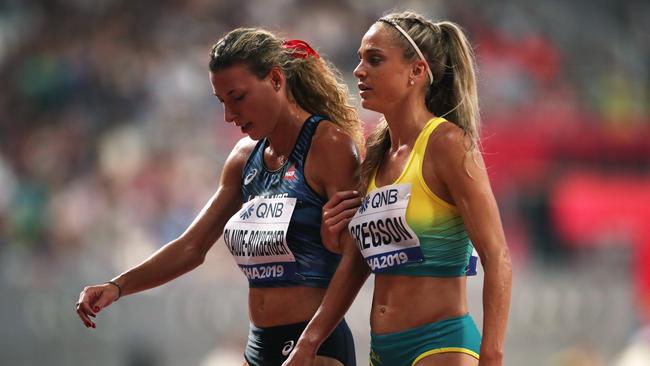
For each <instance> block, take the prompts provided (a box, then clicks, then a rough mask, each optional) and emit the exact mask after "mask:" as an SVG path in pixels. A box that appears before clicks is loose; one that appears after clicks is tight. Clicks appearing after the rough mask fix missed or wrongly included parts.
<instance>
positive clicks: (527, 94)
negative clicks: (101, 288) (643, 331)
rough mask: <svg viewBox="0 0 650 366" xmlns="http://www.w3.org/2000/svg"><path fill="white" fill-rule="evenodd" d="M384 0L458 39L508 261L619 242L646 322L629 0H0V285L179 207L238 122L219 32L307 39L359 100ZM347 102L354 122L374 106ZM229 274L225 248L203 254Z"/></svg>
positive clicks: (93, 251)
mask: <svg viewBox="0 0 650 366" xmlns="http://www.w3.org/2000/svg"><path fill="white" fill-rule="evenodd" d="M396 6H399V8H397V9H406V8H410V9H414V10H416V11H419V12H422V13H424V14H427V15H429V16H430V17H431V18H434V19H451V20H453V21H456V22H458V23H459V24H461V25H462V26H463V27H464V28H465V29H466V30H467V31H468V34H469V36H470V39H471V41H472V43H473V44H474V46H475V50H476V54H477V59H478V68H479V72H480V75H479V86H480V89H479V95H480V99H481V108H482V118H483V132H482V135H483V150H484V152H485V157H486V161H487V163H488V166H489V167H488V169H489V170H490V176H491V179H492V182H493V186H494V189H495V192H496V194H497V199H498V201H499V203H500V208H501V211H502V215H503V220H504V224H505V229H506V231H507V237H508V241H509V244H510V246H511V249H512V251H513V258H514V262H515V263H514V265H515V269H516V271H515V276H517V273H521V272H523V271H526V270H527V268H530V267H535V266H536V267H543V268H548V267H553V266H559V265H566V266H571V265H573V264H574V262H575V261H576V258H580V257H584V256H585V253H589V252H590V251H594V250H599V249H598V248H602V247H607V248H611V247H614V248H620V250H621V251H626V253H629V258H628V257H625V258H626V259H625V260H623V261H621V262H620V263H622V264H623V266H624V268H611V269H610V270H611V271H614V272H616V271H624V272H625V273H626V275H627V274H628V273H629V275H630V276H631V277H630V278H635V279H630V281H632V282H634V283H635V285H634V286H635V287H634V290H633V296H634V298H635V299H636V300H635V304H636V305H635V306H636V307H635V311H638V314H639V315H638V318H639V319H641V320H639V322H645V323H646V324H650V310H649V309H650V272H649V270H648V269H646V267H650V249H648V247H650V229H648V228H647V227H648V226H650V225H647V217H649V216H648V215H650V209H649V208H648V206H650V205H649V204H648V203H650V103H649V100H650V22H649V16H650V2H647V1H641V0H639V1H636V0H618V1H614V0H609V1H607V0H592V1H587V0H576V1H561V0H545V1H533V0H526V1H516V0H491V1H481V0H466V1H453V2H445V1H424V0H422V1H412V0H411V1H402V2H399V3H397V4H395V3H394V2H392V1H388V0H379V1H354V0H329V1H299V0H279V1H265V0H250V1H243V0H242V1H213V0H157V1H152V0H140V1H126V0H95V1H84V0H41V1H21V0H4V1H0V85H1V86H2V90H1V91H0V257H3V256H4V257H10V258H12V261H20V265H19V266H18V268H20V270H21V271H22V272H21V275H20V276H16V275H13V274H11V273H8V272H7V270H3V271H2V272H1V273H2V275H1V276H0V278H1V279H0V282H3V283H5V285H6V286H14V287H23V288H28V289H30V288H39V287H44V286H50V285H56V283H57V281H60V282H59V283H58V285H59V286H63V285H62V283H63V281H64V280H62V279H60V276H59V275H58V273H60V270H61V268H62V267H67V266H70V265H71V263H78V262H81V261H83V262H84V263H86V267H84V268H85V269H83V270H82V272H81V273H85V274H87V275H88V274H89V273H93V271H98V272H101V273H107V274H109V273H110V274H114V273H117V272H119V271H121V270H123V269H125V268H126V267H127V266H128V265H131V264H133V263H134V262H139V261H140V260H142V259H143V258H145V257H146V256H147V255H148V254H150V253H151V252H152V251H154V250H155V249H156V248H158V247H159V246H161V245H162V244H164V243H165V242H167V241H169V240H171V239H173V238H175V237H176V236H177V235H179V234H180V233H181V232H182V230H183V229H184V228H185V227H186V226H187V225H188V224H189V223H190V222H191V220H192V218H193V217H194V215H196V213H197V212H198V211H199V210H200V208H201V206H202V204H203V203H204V202H205V201H207V199H208V198H209V197H210V196H211V194H212V193H213V191H214V190H215V188H216V185H217V183H218V173H219V171H220V167H221V165H222V164H223V161H224V159H225V157H226V155H227V153H228V152H229V151H230V149H231V148H232V146H234V143H235V142H236V141H237V139H238V138H239V137H240V133H239V131H238V130H237V129H235V128H233V127H232V126H230V125H229V124H227V123H225V122H224V120H223V115H222V114H223V112H222V109H221V105H220V104H219V103H218V101H217V100H216V99H215V98H214V96H213V95H212V94H211V90H210V84H209V81H208V78H207V74H208V71H207V62H208V51H209V50H210V47H211V45H212V44H213V43H215V42H216V41H217V39H218V37H219V36H220V35H221V34H223V33H224V32H226V31H227V30H230V29H232V28H234V27H238V26H263V27H267V28H269V29H271V30H274V31H278V32H280V33H281V34H284V35H286V37H288V38H300V39H304V40H306V41H308V42H309V43H311V44H312V45H313V46H314V48H316V49H318V50H319V52H321V53H322V54H324V55H325V57H327V58H328V59H329V60H330V61H332V62H333V63H334V64H335V65H336V66H338V67H339V69H340V71H341V74H342V76H343V77H344V78H345V80H346V81H347V82H348V85H349V86H350V89H351V91H352V93H351V94H352V95H354V96H356V81H355V79H354V78H353V76H352V70H353V69H354V67H355V66H356V62H357V56H356V51H357V48H358V44H359V40H360V38H361V36H362V35H363V33H364V32H365V30H366V29H367V27H368V26H369V25H370V24H371V23H372V22H373V21H374V20H375V19H377V18H378V17H379V16H381V15H382V14H383V13H386V12H389V11H390V10H392V9H395V8H396ZM362 116H363V118H364V122H365V123H366V129H368V130H369V129H371V128H372V127H373V126H374V124H375V123H376V122H377V116H376V115H374V114H372V113H369V112H363V113H362ZM643 219H645V220H646V222H644V220H643ZM617 263H619V262H617ZM93 268H101V270H96V269H93ZM84 271H85V272H84ZM235 271H236V269H235V266H234V264H233V262H232V260H231V259H230V258H228V257H225V256H224V257H223V258H222V259H221V260H219V261H218V262H216V263H212V264H211V269H210V273H211V274H214V275H215V276H216V278H220V277H219V276H224V277H223V278H225V276H230V275H232V273H233V272H235ZM517 271H519V272H517ZM75 273H77V272H75ZM91 278H94V277H92V276H91V275H88V277H87V278H85V279H83V280H80V281H81V282H82V283H86V282H87V281H91ZM75 290H76V289H75ZM70 301H71V303H72V302H74V298H71V299H70ZM514 306H516V304H515V305H514ZM70 309H72V308H70ZM644 309H645V310H644ZM644 312H645V313H644ZM244 328H245V327H244ZM646 338H647V337H646ZM646 342H647V343H650V341H647V340H646ZM647 343H646V344H647ZM567 352H568V351H567ZM572 355H573V354H572ZM565 356H566V355H565ZM565 356H562V355H556V358H557V359H559V358H561V357H565ZM574 356H575V355H574ZM566 357H568V356H566ZM572 360H574V361H567V363H566V364H567V365H568V364H571V365H592V364H594V365H595V364H596V363H589V362H587V361H585V362H586V363H579V362H582V361H575V358H573V359H572ZM549 362H551V361H549ZM594 362H595V361H594ZM549 364H550V363H549ZM561 364H564V363H561V362H560V361H557V362H556V363H554V364H553V365H561ZM621 365H622V363H621Z"/></svg>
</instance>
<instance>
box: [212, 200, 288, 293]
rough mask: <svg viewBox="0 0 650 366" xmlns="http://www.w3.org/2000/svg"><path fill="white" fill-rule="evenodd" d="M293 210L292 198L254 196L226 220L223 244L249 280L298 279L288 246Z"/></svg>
mask: <svg viewBox="0 0 650 366" xmlns="http://www.w3.org/2000/svg"><path fill="white" fill-rule="evenodd" d="M295 207H296V199H295V198H289V197H283V198H264V197H256V198H253V199H252V200H250V201H248V202H247V203H245V204H244V205H243V207H242V208H241V210H239V212H237V214H235V215H234V216H233V217H231V218H230V220H228V223H227V224H226V226H225V228H224V233H223V238H224V241H225V242H226V246H227V247H228V249H229V250H230V253H231V254H232V255H233V257H234V258H235V261H236V262H237V265H238V266H239V268H240V269H241V270H242V272H244V274H245V275H246V278H248V279H249V280H251V281H256V282H263V281H277V280H286V279H292V278H295V277H296V276H297V274H296V273H297V267H296V258H295V257H294V255H293V253H292V252H291V250H290V249H289V245H288V244H287V231H288V229H289V223H290V222H291V216H292V215H293V211H294V209H295Z"/></svg>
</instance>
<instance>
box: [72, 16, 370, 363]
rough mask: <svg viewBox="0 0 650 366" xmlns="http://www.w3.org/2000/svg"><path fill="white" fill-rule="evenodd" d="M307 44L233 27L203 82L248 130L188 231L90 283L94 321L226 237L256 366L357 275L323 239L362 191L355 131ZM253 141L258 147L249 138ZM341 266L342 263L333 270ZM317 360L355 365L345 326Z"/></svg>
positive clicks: (277, 356) (288, 345)
mask: <svg viewBox="0 0 650 366" xmlns="http://www.w3.org/2000/svg"><path fill="white" fill-rule="evenodd" d="M337 75H338V73H336V72H335V71H334V69H333V67H332V66H331V65H330V64H329V63H327V62H326V61H325V60H323V59H322V58H321V57H320V56H319V55H318V54H317V53H316V52H315V51H314V50H313V49H312V48H311V47H310V46H309V45H308V44H306V43H305V42H303V41H298V40H293V41H284V42H283V41H282V40H280V39H278V38H277V37H276V36H275V35H273V34H272V33H269V32H267V31H265V30H262V29H253V28H245V29H244V28H240V29H235V30H233V31H231V32H229V33H228V34H226V35H225V36H224V37H223V38H221V39H220V40H219V41H218V42H217V44H216V45H215V46H214V47H213V48H212V51H211V52H210V82H211V84H212V87H213V91H214V94H215V96H216V97H217V98H218V99H219V100H220V101H221V102H222V103H223V106H224V115H225V120H226V122H228V123H233V124H235V125H236V126H237V127H239V128H241V131H242V132H243V133H245V134H247V135H248V137H246V138H243V139H242V140H240V141H239V143H237V145H236V146H235V148H234V149H233V151H232V152H231V154H230V156H229V157H228V159H227V160H226V163H225V165H224V168H223V172H222V174H221V182H220V185H219V188H218V189H217V191H216V193H215V194H214V196H213V197H212V198H211V199H210V201H209V202H208V203H207V204H206V206H205V207H204V209H203V210H202V212H201V213H200V214H199V215H198V217H197V218H196V219H195V220H194V222H193V223H192V224H191V225H190V227H189V228H188V229H187V230H186V231H185V232H184V233H183V234H182V235H181V236H180V237H179V238H178V239H176V240H173V241H172V242H170V243H168V244H167V245H165V246H164V247H162V248H161V249H160V250H159V251H158V252H156V253H155V254H153V255H152V256H151V257H150V258H149V259H147V260H146V261H144V262H143V263H141V264H140V265H138V266H136V267H134V268H131V269H130V270H128V271H126V272H124V273H122V274H121V275H119V276H117V277H115V278H114V279H113V280H112V281H109V282H108V283H106V284H101V285H96V286H91V287H86V288H85V289H84V290H83V291H82V292H81V294H80V296H79V302H78V303H77V313H78V315H79V317H80V318H81V320H82V321H83V322H84V324H85V325H86V326H87V327H92V328H94V327H95V323H94V322H93V321H92V320H91V319H90V317H95V316H96V314H97V313H98V312H99V311H100V310H101V309H103V308H105V307H107V306H109V305H110V304H111V303H113V302H114V301H115V300H117V299H118V298H119V297H120V296H125V295H129V294H132V293H136V292H139V291H143V290H146V289H149V288H152V287H155V286H159V285H161V284H163V283H166V282H168V281H170V280H172V279H174V278H176V277H178V276H180V275H182V274H184V273H186V272H188V271H190V270H192V269H194V268H195V267H197V266H199V265H200V264H201V263H203V261H204V259H205V255H206V253H207V252H208V250H209V249H210V248H211V247H212V245H213V244H214V243H215V242H216V241H217V239H218V238H219V237H220V236H222V234H223V237H224V242H225V243H226V245H227V246H228V249H229V250H230V252H231V253H232V254H233V256H234V258H235V261H236V262H237V264H238V265H239V267H240V268H241V269H242V271H243V272H244V274H245V275H246V276H247V278H248V279H249V283H250V289H249V301H248V302H249V314H250V321H251V322H250V323H251V329H250V334H249V337H248V344H247V346H246V351H245V356H244V357H245V360H246V363H247V364H249V365H251V366H261V365H265V366H269V365H271V366H272V365H278V366H279V365H280V364H282V362H283V361H284V360H285V359H286V357H287V356H288V355H289V353H290V352H291V350H292V348H293V346H294V345H295V344H296V343H297V340H298V337H299V336H300V333H301V332H302V330H303V329H304V327H305V326H306V324H307V322H308V321H309V320H310V319H311V318H312V316H313V315H314V314H315V312H316V310H317V309H318V307H319V305H320V303H321V301H322V299H323V296H324V294H325V290H326V289H325V287H326V286H327V285H328V283H329V281H330V279H331V277H332V276H333V274H334V271H335V270H336V272H337V275H339V274H340V275H341V276H350V277H358V276H356V275H355V273H354V272H351V271H354V270H355V269H354V268H353V266H351V265H350V264H351V261H350V259H349V254H350V253H351V254H352V255H353V256H354V255H356V254H355V253H354V252H350V251H348V252H343V253H341V255H338V254H334V253H331V252H328V251H327V250H326V249H325V248H324V247H323V244H322V243H321V241H320V228H319V224H320V220H321V214H320V212H321V209H322V206H323V203H324V202H326V201H327V199H328V198H329V197H330V196H332V195H333V194H334V193H335V192H337V191H341V190H346V189H354V188H356V186H357V184H358V165H359V163H358V154H357V145H356V144H357V143H358V142H359V141H360V132H361V126H360V123H359V120H358V116H357V113H356V111H355V109H354V108H353V107H352V106H351V105H350V104H349V101H348V92H347V87H345V84H344V83H343V82H342V81H341V80H340V79H339V78H338V76H337ZM256 141H257V142H256ZM337 266H338V267H337ZM317 354H318V357H317V361H316V362H317V365H321V366H335V365H346V366H347V365H354V364H355V361H354V347H353V344H352V337H351V333H350V331H349V328H347V325H345V322H341V323H340V324H339V325H338V326H337V327H336V329H335V330H334V332H333V333H332V334H331V336H329V337H328V339H327V340H326V341H325V342H324V343H323V345H322V346H321V347H320V349H319V350H318V353H317Z"/></svg>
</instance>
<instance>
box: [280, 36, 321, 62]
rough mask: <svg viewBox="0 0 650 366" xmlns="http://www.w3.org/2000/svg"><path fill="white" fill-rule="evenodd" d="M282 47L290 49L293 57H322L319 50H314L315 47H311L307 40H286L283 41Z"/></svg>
mask: <svg viewBox="0 0 650 366" xmlns="http://www.w3.org/2000/svg"><path fill="white" fill-rule="evenodd" d="M282 47H283V48H285V49H287V50H289V53H291V56H293V57H297V58H307V56H314V57H316V58H319V57H320V55H319V54H318V52H316V51H314V49H313V48H311V46H310V45H309V44H308V43H307V42H305V41H301V40H299V39H292V40H289V41H284V42H282Z"/></svg>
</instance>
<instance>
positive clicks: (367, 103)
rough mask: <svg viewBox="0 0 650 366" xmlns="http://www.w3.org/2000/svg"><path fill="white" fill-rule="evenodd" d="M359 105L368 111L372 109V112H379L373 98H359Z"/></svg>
mask: <svg viewBox="0 0 650 366" xmlns="http://www.w3.org/2000/svg"><path fill="white" fill-rule="evenodd" d="M361 106H362V107H363V108H365V109H367V110H369V111H374V112H379V110H378V108H379V106H378V105H377V103H376V102H375V101H373V100H369V99H366V98H362V99H361Z"/></svg>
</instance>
